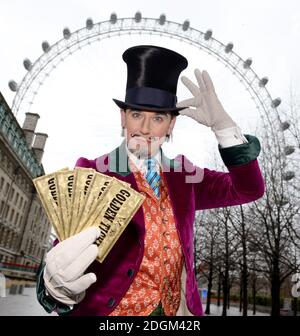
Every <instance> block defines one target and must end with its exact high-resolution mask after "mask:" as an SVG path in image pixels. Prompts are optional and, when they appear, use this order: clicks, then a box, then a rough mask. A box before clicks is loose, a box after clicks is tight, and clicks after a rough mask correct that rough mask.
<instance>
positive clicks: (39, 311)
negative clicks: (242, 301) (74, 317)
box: [0, 287, 268, 316]
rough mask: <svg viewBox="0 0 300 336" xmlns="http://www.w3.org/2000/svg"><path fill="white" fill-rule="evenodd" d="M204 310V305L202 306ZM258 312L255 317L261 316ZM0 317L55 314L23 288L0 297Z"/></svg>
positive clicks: (214, 312) (233, 311)
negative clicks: (49, 311) (19, 292)
mask: <svg viewBox="0 0 300 336" xmlns="http://www.w3.org/2000/svg"><path fill="white" fill-rule="evenodd" d="M203 306H204V309H205V304H204V305H203ZM210 309H211V316H220V315H222V306H220V307H218V306H217V305H215V304H211V306H210ZM227 315H228V316H241V315H242V314H241V313H240V312H239V309H238V308H236V307H231V308H230V309H229V310H228V311H227ZM263 315H266V316H268V314H263V313H260V312H257V313H256V316H263ZM0 316H57V314H56V313H51V314H48V313H47V312H46V311H45V310H44V308H43V307H42V306H41V305H40V304H39V302H38V301H37V299H36V294H35V288H33V287H31V288H26V287H25V288H24V291H23V294H15V295H9V294H7V296H6V297H0ZM248 316H253V314H252V311H251V310H249V311H248Z"/></svg>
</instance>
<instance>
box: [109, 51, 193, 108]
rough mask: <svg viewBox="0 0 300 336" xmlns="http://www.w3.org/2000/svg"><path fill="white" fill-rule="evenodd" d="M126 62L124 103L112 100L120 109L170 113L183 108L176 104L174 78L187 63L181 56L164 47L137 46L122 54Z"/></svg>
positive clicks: (175, 81) (175, 79)
mask: <svg viewBox="0 0 300 336" xmlns="http://www.w3.org/2000/svg"><path fill="white" fill-rule="evenodd" d="M122 57H123V60H124V61H125V62H126V64H127V85H126V96H125V102H122V101H120V100H117V99H113V101H114V102H115V103H116V104H117V105H118V106H119V107H120V108H121V109H126V108H133V109H136V110H146V111H157V112H171V113H172V114H175V115H178V114H179V113H178V111H180V110H182V109H184V108H185V107H179V108H177V107H176V102H177V97H176V90H177V82H178V77H179V75H180V73H181V71H183V70H184V69H185V68H186V67H187V65H188V61H187V59H186V58H185V57H183V56H182V55H180V54H178V53H177V52H175V51H173V50H169V49H166V48H162V47H158V46H151V45H139V46H135V47H131V48H129V49H127V50H126V51H125V52H124V53H123V56H122Z"/></svg>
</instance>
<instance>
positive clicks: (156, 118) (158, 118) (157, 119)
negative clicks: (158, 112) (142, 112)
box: [154, 117, 163, 122]
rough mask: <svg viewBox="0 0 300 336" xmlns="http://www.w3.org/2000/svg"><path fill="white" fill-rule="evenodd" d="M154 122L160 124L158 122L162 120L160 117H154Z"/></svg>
mask: <svg viewBox="0 0 300 336" xmlns="http://www.w3.org/2000/svg"><path fill="white" fill-rule="evenodd" d="M154 120H155V121H159V122H160V121H162V120H163V118H162V117H154Z"/></svg>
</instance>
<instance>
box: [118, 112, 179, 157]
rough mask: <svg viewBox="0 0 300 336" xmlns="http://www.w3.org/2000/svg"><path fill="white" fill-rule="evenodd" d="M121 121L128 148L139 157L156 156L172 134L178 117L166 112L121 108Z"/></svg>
mask: <svg viewBox="0 0 300 336" xmlns="http://www.w3.org/2000/svg"><path fill="white" fill-rule="evenodd" d="M121 122H122V127H123V128H124V131H125V138H126V142H127V146H128V149H129V150H130V151H131V152H132V153H133V154H135V155H136V156H137V157H140V158H146V157H150V156H154V155H155V154H156V153H157V151H158V150H159V148H160V146H161V145H162V144H163V143H164V141H165V139H166V135H167V134H169V135H170V134H171V132H172V130H173V127H174V125H175V122H176V117H173V118H172V117H171V114H170V113H166V112H162V113H160V112H150V111H137V110H130V109H127V110H126V112H125V111H124V110H121Z"/></svg>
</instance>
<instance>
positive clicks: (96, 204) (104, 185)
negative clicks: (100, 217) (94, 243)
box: [75, 172, 114, 233]
mask: <svg viewBox="0 0 300 336" xmlns="http://www.w3.org/2000/svg"><path fill="white" fill-rule="evenodd" d="M113 180H114V178H113V177H110V176H107V175H104V174H101V173H98V172H96V173H95V177H94V181H93V188H91V190H90V193H89V195H88V197H87V199H86V202H85V207H84V211H83V213H82V216H81V218H80V223H79V224H78V226H77V228H76V231H75V233H79V232H80V231H82V230H83V229H84V228H85V227H86V223H87V222H88V223H90V222H91V221H92V219H93V218H94V217H95V211H96V210H97V209H100V210H101V209H102V208H103V207H104V205H105V202H104V201H102V200H103V197H104V195H105V193H106V191H107V190H108V188H109V187H110V184H111V181H113ZM97 211H98V210H97ZM88 226H90V224H88Z"/></svg>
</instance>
